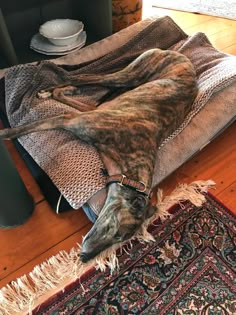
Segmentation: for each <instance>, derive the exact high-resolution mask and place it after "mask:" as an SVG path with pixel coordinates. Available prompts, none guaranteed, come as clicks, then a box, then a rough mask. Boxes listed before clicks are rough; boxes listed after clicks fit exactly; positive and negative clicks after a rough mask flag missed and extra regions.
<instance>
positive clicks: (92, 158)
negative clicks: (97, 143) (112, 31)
mask: <svg viewBox="0 0 236 315" xmlns="http://www.w3.org/2000/svg"><path fill="white" fill-rule="evenodd" d="M110 44H111V46H112V38H111V42H110ZM155 47H158V48H162V49H167V48H168V49H169V48H171V49H176V50H179V51H180V52H182V53H183V54H186V55H187V56H188V57H189V58H190V60H191V61H192V62H193V64H194V66H195V67H196V70H197V75H198V82H199V88H200V89H199V94H198V96H197V98H196V101H195V103H194V105H193V109H192V111H191V113H190V114H189V116H188V117H186V120H185V123H184V124H183V125H182V126H181V127H180V128H179V129H178V130H176V132H175V133H174V134H173V135H172V136H171V137H169V138H168V139H166V140H165V141H164V143H163V144H160V146H161V145H164V144H165V143H166V142H167V141H169V140H171V139H173V138H174V137H175V136H176V135H177V134H178V133H179V132H180V131H181V130H183V129H184V128H185V127H186V125H187V124H188V123H189V122H190V120H191V119H192V118H193V117H194V116H195V115H196V114H197V113H198V112H199V111H200V110H201V109H202V108H203V107H204V105H205V104H206V103H207V101H208V100H209V99H210V98H211V96H212V95H214V93H216V92H217V91H219V90H220V89H223V88H224V87H226V86H228V85H230V83H232V82H233V81H234V80H236V60H235V59H236V58H234V57H232V56H228V55H224V54H222V53H220V52H218V51H217V50H215V49H214V48H213V47H212V46H211V44H210V43H209V41H208V40H207V38H206V37H205V35H204V34H201V33H199V34H196V35H195V36H193V37H188V36H187V35H186V34H185V33H184V32H183V31H182V30H181V29H180V28H179V27H178V26H177V25H176V24H175V23H174V22H173V21H172V20H171V19H170V18H168V17H164V18H160V19H156V20H154V21H153V22H150V23H148V24H147V25H146V26H145V27H144V28H143V29H142V30H141V31H139V32H137V33H136V34H135V36H133V37H132V38H130V39H128V40H127V41H125V43H124V44H122V45H120V46H119V47H116V48H115V49H114V50H112V51H110V52H109V53H107V54H105V55H102V56H101V57H98V58H96V59H95V60H89V61H88V62H83V63H81V61H80V59H78V63H77V64H75V65H73V66H70V65H69V64H68V65H63V66H62V65H61V66H59V65H56V64H55V63H52V62H42V63H40V64H38V65H32V64H31V65H29V64H27V65H19V66H16V67H12V68H10V69H9V70H8V71H7V72H6V75H5V93H6V99H5V102H6V103H5V106H6V112H7V115H8V118H9V122H10V124H11V126H17V125H20V124H23V123H27V122H31V121H33V120H37V119H41V118H45V117H50V116H54V115H57V114H61V113H64V112H74V111H76V110H75V109H73V108H70V107H68V106H67V105H65V104H62V103H59V102H57V101H55V100H39V99H37V97H36V94H37V92H38V91H39V90H41V89H45V88H47V87H49V86H52V85H56V84H61V83H63V82H68V81H76V77H77V75H78V74H81V73H109V72H114V71H116V70H118V69H121V68H123V67H124V66H126V65H127V64H128V63H130V62H131V61H132V60H133V59H134V58H136V57H137V56H138V55H140V54H141V53H142V52H144V51H145V50H147V49H151V48H155ZM84 51H85V53H87V51H88V48H85V49H84ZM82 55H83V50H81V51H80V56H82ZM75 57H76V56H74V58H75ZM84 59H85V60H86V57H85V58H84ZM65 60H66V58H65ZM232 64H234V66H232ZM106 92H107V90H106V89H105V88H101V87H89V88H88V87H82V88H81V96H78V98H79V99H80V100H82V101H83V102H86V103H89V104H97V100H98V99H99V98H100V97H101V95H103V94H105V93H106ZM20 142H21V144H22V145H23V146H24V148H25V149H26V150H27V151H28V152H29V153H30V154H31V156H32V157H33V158H34V159H35V161H36V162H37V163H38V164H39V165H40V166H41V168H42V169H43V170H44V171H45V172H46V173H47V174H48V175H49V176H50V178H51V179H52V181H53V182H54V184H55V185H56V186H57V187H58V189H59V190H60V191H61V193H62V194H63V195H64V197H65V198H66V199H67V200H68V202H69V203H70V204H71V206H72V207H73V208H75V209H76V208H79V207H80V206H81V205H83V204H84V203H85V202H87V200H88V199H89V198H90V197H91V196H93V195H94V193H96V192H97V191H98V190H100V189H101V188H103V187H104V184H105V179H104V178H103V175H102V173H101V168H102V167H103V165H102V162H101V160H100V157H99V155H98V153H97V152H96V150H95V149H94V148H93V147H91V146H89V145H87V144H86V143H82V142H81V141H79V140H78V139H76V138H75V137H74V136H73V135H71V134H70V133H67V132H64V131H59V130H58V131H55V130H53V131H47V132H42V133H34V134H30V135H27V136H24V137H21V138H20ZM155 184H156V183H155V180H154V181H153V185H155Z"/></svg>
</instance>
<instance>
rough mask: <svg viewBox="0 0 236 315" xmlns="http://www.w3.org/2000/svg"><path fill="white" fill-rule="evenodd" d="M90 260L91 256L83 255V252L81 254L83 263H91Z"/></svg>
mask: <svg viewBox="0 0 236 315" xmlns="http://www.w3.org/2000/svg"><path fill="white" fill-rule="evenodd" d="M89 259H90V257H89V255H88V254H86V253H83V252H82V253H81V254H80V260H81V261H82V263H86V262H88V261H89Z"/></svg>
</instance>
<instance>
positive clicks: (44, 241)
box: [0, 0, 236, 288]
mask: <svg viewBox="0 0 236 315" xmlns="http://www.w3.org/2000/svg"><path fill="white" fill-rule="evenodd" d="M149 1H150V0H147V2H149ZM151 15H159V16H162V15H170V16H171V17H172V18H173V19H174V20H175V21H176V22H177V24H179V25H180V27H182V28H183V29H184V30H185V31H186V32H187V33H188V34H193V33H195V32H197V31H202V32H205V33H206V34H207V35H208V36H209V38H210V40H211V41H212V43H213V44H214V45H215V46H216V47H217V48H218V49H220V50H223V51H225V52H227V53H231V54H234V55H236V21H232V20H226V19H221V18H215V17H211V16H206V15H199V14H191V13H181V12H178V11H171V10H163V9H158V8H153V9H151V8H150V7H148V5H147V6H145V7H144V16H145V17H147V16H151ZM235 136H236V124H233V125H232V126H231V127H229V128H228V129H227V130H225V132H224V133H222V134H221V135H220V136H219V137H218V138H217V139H216V140H215V141H213V142H212V143H211V144H209V145H208V146H207V147H205V148H204V149H203V150H202V151H201V152H200V153H199V154H198V155H197V156H195V157H194V158H193V159H192V160H190V161H189V162H187V163H185V164H184V165H183V166H182V167H180V168H179V169H178V170H177V171H176V172H174V173H173V174H172V175H171V176H169V177H168V178H167V179H166V180H164V182H163V183H162V184H161V185H160V186H161V187H162V188H164V191H165V192H166V193H169V192H170V191H171V190H172V189H173V188H174V187H175V186H176V185H177V184H178V183H183V182H187V183H189V182H191V181H193V180H196V179H203V180H205V179H213V180H214V181H215V182H216V184H217V185H216V189H215V190H214V191H212V192H213V194H214V195H215V196H217V197H218V198H219V199H221V200H222V202H223V203H225V204H226V205H227V206H228V207H230V208H232V209H235V210H236V141H235ZM7 147H8V149H9V151H10V153H11V155H12V157H13V160H14V162H15V164H16V166H17V168H18V170H19V172H20V174H21V176H22V178H23V180H24V182H25V184H26V186H27V188H28V190H29V192H30V193H31V194H32V195H33V198H34V201H35V203H36V207H35V211H34V213H33V215H32V217H31V218H30V219H29V220H28V221H27V222H26V223H25V224H24V225H22V226H20V227H17V228H14V229H0V244H1V245H0V247H1V251H0V288H1V287H3V286H4V285H6V284H7V283H8V282H10V281H11V280H13V279H15V278H17V277H19V276H22V275H23V274H25V273H28V272H30V271H31V270H32V269H33V267H34V266H35V265H37V264H39V263H42V262H43V261H44V260H46V259H47V258H49V257H50V256H52V255H55V254H56V253H58V252H59V251H60V250H62V249H65V250H69V249H70V248H72V247H73V246H75V245H76V243H78V242H81V239H82V235H84V234H86V232H87V231H88V230H89V229H90V228H91V223H90V222H89V220H88V219H87V217H86V216H85V215H84V213H83V211H82V210H81V211H80V210H79V211H69V212H67V213H64V214H60V215H56V214H55V213H54V212H53V211H52V210H51V208H50V206H49V205H48V203H47V201H46V200H45V199H44V196H43V195H42V193H41V191H40V190H39V188H38V186H37V184H36V183H35V181H34V179H33V177H32V176H31V174H30V173H29V171H28V170H27V168H26V167H25V165H24V162H23V161H22V160H21V158H20V157H19V155H18V154H17V152H16V150H15V148H14V146H13V145H12V144H11V142H8V143H7ZM0 209H1V205H0ZM19 211H20V209H19Z"/></svg>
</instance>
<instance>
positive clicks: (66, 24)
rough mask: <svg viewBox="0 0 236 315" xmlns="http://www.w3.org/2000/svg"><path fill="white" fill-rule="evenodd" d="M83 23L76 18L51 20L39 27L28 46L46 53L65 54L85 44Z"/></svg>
mask: <svg viewBox="0 0 236 315" xmlns="http://www.w3.org/2000/svg"><path fill="white" fill-rule="evenodd" d="M83 29H84V24H83V23H82V22H80V21H77V20H71V19H56V20H51V21H48V22H46V23H44V24H43V25H41V26H40V28H39V33H37V34H35V35H34V36H33V37H32V39H31V42H30V48H32V49H33V50H35V51H37V52H39V53H42V54H46V55H66V54H69V53H71V52H73V51H75V50H76V49H79V48H81V47H83V46H84V45H85V42H86V32H85V31H84V30H83Z"/></svg>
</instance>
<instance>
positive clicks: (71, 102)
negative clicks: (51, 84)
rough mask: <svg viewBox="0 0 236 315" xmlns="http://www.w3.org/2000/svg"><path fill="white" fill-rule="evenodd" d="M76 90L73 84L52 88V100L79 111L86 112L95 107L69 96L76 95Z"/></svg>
mask: <svg viewBox="0 0 236 315" xmlns="http://www.w3.org/2000/svg"><path fill="white" fill-rule="evenodd" d="M76 91H77V88H76V87H75V86H66V87H63V88H61V87H59V88H55V89H54V90H53V92H52V97H53V99H54V100H57V101H59V102H61V103H64V104H66V105H68V106H70V107H73V108H75V109H78V110H79V111H80V112H88V111H91V110H95V109H96V108H97V107H96V106H93V105H90V104H85V103H82V102H80V101H79V100H77V99H75V98H73V97H71V96H73V95H76Z"/></svg>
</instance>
